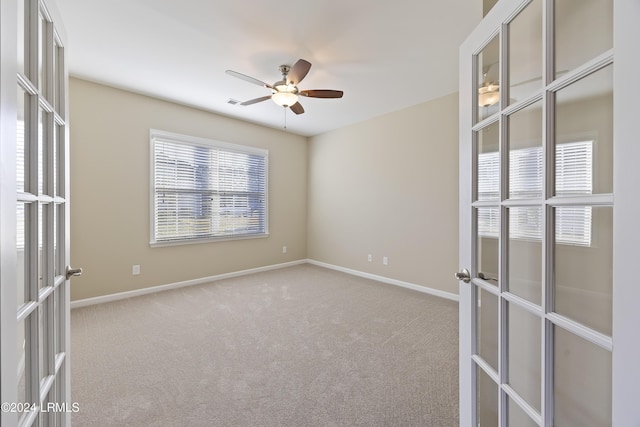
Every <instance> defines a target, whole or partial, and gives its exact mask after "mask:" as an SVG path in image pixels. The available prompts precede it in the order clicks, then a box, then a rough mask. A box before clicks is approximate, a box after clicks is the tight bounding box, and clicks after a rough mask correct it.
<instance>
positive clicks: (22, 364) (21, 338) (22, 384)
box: [17, 320, 29, 402]
mask: <svg viewBox="0 0 640 427" xmlns="http://www.w3.org/2000/svg"><path fill="white" fill-rule="evenodd" d="M25 328H26V324H25V321H24V320H21V321H20V322H18V343H17V344H18V346H17V350H18V354H17V356H18V359H17V360H18V402H28V401H29V400H28V399H27V391H26V387H27V372H26V371H27V370H26V363H27V358H26V347H27V342H26V337H27V330H26V329H25Z"/></svg>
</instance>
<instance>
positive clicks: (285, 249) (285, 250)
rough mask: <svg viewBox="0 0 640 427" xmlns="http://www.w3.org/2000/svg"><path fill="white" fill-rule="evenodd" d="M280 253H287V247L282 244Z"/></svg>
mask: <svg viewBox="0 0 640 427" xmlns="http://www.w3.org/2000/svg"><path fill="white" fill-rule="evenodd" d="M282 253H283V254H286V253H287V247H286V246H283V247H282Z"/></svg>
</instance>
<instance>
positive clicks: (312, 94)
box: [300, 89, 344, 98]
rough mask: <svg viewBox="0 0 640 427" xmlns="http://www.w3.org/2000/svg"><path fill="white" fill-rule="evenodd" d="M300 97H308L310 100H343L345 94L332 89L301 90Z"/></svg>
mask: <svg viewBox="0 0 640 427" xmlns="http://www.w3.org/2000/svg"><path fill="white" fill-rule="evenodd" d="M300 95H302V96H308V97H309V98H342V95H344V92H343V91H341V90H330V89H316V90H301V91H300Z"/></svg>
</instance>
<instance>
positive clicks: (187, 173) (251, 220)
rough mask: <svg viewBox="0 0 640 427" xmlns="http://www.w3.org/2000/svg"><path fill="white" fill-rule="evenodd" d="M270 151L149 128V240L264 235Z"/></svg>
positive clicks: (169, 241)
mask: <svg viewBox="0 0 640 427" xmlns="http://www.w3.org/2000/svg"><path fill="white" fill-rule="evenodd" d="M267 171H268V152H267V150H262V149H258V148H254V147H246V146H242V145H235V144H228V143H222V142H217V141H211V140H206V139H201V138H195V137H190V136H184V135H177V134H172V133H168V132H162V131H157V130H151V177H152V184H151V185H152V190H151V197H152V201H151V216H152V218H151V244H152V245H155V244H158V245H159V244H176V243H191V242H199V241H203V240H205V241H209V240H213V239H232V238H247V237H263V236H266V235H268V226H267V174H268V173H267Z"/></svg>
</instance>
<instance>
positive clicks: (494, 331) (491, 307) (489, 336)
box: [476, 288, 498, 372]
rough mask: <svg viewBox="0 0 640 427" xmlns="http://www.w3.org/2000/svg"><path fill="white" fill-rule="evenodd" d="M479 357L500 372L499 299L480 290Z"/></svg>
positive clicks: (478, 311)
mask: <svg viewBox="0 0 640 427" xmlns="http://www.w3.org/2000/svg"><path fill="white" fill-rule="evenodd" d="M477 316H478V318H477V322H476V324H477V327H478V331H477V340H478V342H477V350H478V355H479V356H480V357H482V359H484V361H485V362H487V363H488V364H489V365H491V367H492V368H493V369H494V370H495V371H496V372H498V297H497V296H495V295H493V294H492V293H491V292H487V291H484V290H482V289H481V288H478V310H477Z"/></svg>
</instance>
